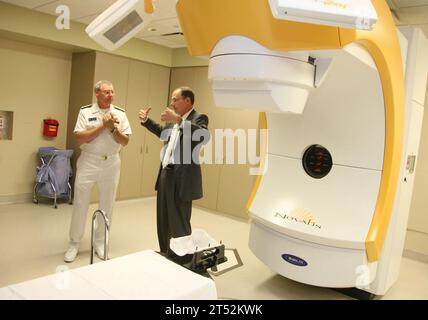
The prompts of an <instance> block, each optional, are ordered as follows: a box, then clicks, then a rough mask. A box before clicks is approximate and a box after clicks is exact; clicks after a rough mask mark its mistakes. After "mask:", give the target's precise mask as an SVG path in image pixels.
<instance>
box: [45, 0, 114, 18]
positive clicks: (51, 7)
mask: <svg viewBox="0 0 428 320" xmlns="http://www.w3.org/2000/svg"><path fill="white" fill-rule="evenodd" d="M116 1H117V0H90V1H88V0H60V1H56V2H53V3H48V4H46V5H43V6H41V7H38V8H37V10H38V11H41V12H44V13H48V14H52V15H55V10H56V8H57V7H58V6H59V5H60V4H61V5H65V6H67V7H69V8H70V17H71V19H75V18H81V17H87V16H89V15H92V14H96V13H101V12H103V11H104V10H105V9H107V8H108V7H109V6H111V5H112V4H113V3H115V2H116Z"/></svg>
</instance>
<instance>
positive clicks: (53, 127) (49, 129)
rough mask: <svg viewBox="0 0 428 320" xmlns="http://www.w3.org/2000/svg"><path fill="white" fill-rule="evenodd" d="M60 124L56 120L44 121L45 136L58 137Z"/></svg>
mask: <svg viewBox="0 0 428 320" xmlns="http://www.w3.org/2000/svg"><path fill="white" fill-rule="evenodd" d="M58 126H59V122H58V121H57V120H55V119H45V120H43V135H44V136H45V137H56V136H57V134H58Z"/></svg>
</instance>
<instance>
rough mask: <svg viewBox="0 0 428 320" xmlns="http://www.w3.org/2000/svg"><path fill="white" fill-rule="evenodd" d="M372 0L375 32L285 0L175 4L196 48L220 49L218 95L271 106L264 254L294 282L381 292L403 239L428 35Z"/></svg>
mask: <svg viewBox="0 0 428 320" xmlns="http://www.w3.org/2000/svg"><path fill="white" fill-rule="evenodd" d="M279 2H281V1H279ZM333 2H334V1H333ZM326 3H330V4H331V3H332V1H328V2H326ZM334 3H340V1H337V2H334ZM276 4H278V1H276ZM372 5H373V7H372V8H374V10H375V13H376V14H377V17H378V20H377V22H376V24H375V25H374V27H373V30H371V31H365V30H353V29H345V28H341V27H332V26H321V25H316V24H309V23H300V22H291V21H285V20H281V19H279V18H278V17H277V16H278V13H280V11H278V6H276V7H275V0H271V1H270V2H269V1H260V0H257V1H248V0H234V1H230V0H216V1H209V0H179V1H178V2H177V12H178V15H179V19H180V23H181V26H182V29H183V32H184V35H185V38H186V41H187V45H188V48H189V52H190V53H191V54H192V55H195V56H207V55H209V56H210V63H209V79H210V81H211V83H212V87H213V95H214V100H215V103H216V105H217V106H220V107H228V108H239V109H246V110H258V111H261V112H263V113H262V114H261V119H262V127H263V128H267V129H268V137H267V141H268V148H267V145H266V148H264V150H262V152H263V151H264V152H265V154H264V157H263V159H264V160H263V166H264V167H263V169H262V170H264V172H263V174H261V175H259V176H258V178H257V182H256V184H255V187H254V190H253V193H252V196H251V198H250V200H249V202H248V209H249V212H250V214H251V218H252V223H251V231H250V239H249V246H250V248H251V250H252V252H253V253H254V254H255V255H256V256H257V257H258V258H259V259H260V260H261V261H262V262H263V263H265V264H266V265H267V266H269V267H270V268H271V269H272V270H273V271H275V272H277V273H279V274H281V275H283V276H285V277H287V278H290V279H293V280H295V281H299V282H302V283H306V284H310V285H316V286H323V287H330V288H354V287H356V288H358V289H362V290H363V292H367V293H371V294H375V295H383V294H385V293H386V291H387V290H388V289H389V288H390V287H391V285H392V284H393V283H394V281H395V280H396V279H397V276H398V273H399V267H400V261H401V255H402V251H403V246H404V240H405V233H406V226H407V218H408V213H409V207H410V201H411V194H412V189H413V181H414V172H415V166H416V155H417V153H418V147H419V137H420V131H421V126H422V116H423V105H424V99H425V88H426V79H427V68H428V67H427V62H426V61H424V60H422V57H426V56H427V54H428V45H427V41H426V38H425V37H424V35H423V34H422V32H421V31H420V30H416V29H403V30H402V32H399V31H398V30H397V29H396V27H395V25H394V21H393V19H392V16H391V14H390V11H389V8H388V6H387V4H386V3H385V1H383V0H373V1H372ZM275 10H277V11H276V12H275ZM416 63H417V66H416Z"/></svg>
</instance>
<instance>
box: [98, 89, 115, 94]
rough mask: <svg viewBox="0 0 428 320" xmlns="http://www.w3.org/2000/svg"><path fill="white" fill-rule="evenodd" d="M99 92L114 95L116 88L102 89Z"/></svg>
mask: <svg viewBox="0 0 428 320" xmlns="http://www.w3.org/2000/svg"><path fill="white" fill-rule="evenodd" d="M99 92H101V93H102V94H105V95H108V94H111V95H114V90H100V91H99Z"/></svg>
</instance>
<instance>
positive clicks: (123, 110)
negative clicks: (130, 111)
mask: <svg viewBox="0 0 428 320" xmlns="http://www.w3.org/2000/svg"><path fill="white" fill-rule="evenodd" d="M114 108H115V109H117V110H120V111H122V112H125V109H122V108H119V107H118V106H114Z"/></svg>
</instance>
